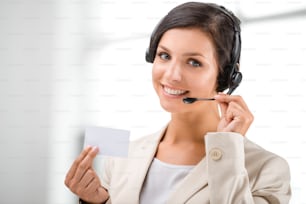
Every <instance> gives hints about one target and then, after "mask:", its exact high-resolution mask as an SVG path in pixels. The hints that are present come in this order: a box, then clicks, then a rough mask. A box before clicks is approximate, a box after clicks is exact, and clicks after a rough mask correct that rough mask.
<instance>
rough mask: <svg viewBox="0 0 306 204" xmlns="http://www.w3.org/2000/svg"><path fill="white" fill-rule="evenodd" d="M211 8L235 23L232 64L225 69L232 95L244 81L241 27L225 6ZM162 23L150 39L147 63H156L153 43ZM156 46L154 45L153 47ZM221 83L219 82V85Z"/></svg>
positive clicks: (212, 5) (213, 5)
mask: <svg viewBox="0 0 306 204" xmlns="http://www.w3.org/2000/svg"><path fill="white" fill-rule="evenodd" d="M209 5H210V6H211V7H213V8H215V9H217V10H219V11H221V12H222V13H223V14H224V15H225V16H227V17H228V19H230V20H231V21H232V23H233V29H234V32H235V33H234V40H233V41H234V42H233V48H232V51H231V62H230V64H228V65H226V67H225V68H224V71H225V72H226V73H225V74H227V75H228V79H227V82H226V83H227V88H228V92H227V94H229V95H230V94H232V93H233V91H234V90H235V89H236V88H237V87H238V86H239V84H240V82H241V81H242V73H241V72H240V71H239V60H240V52H241V36H240V27H239V25H237V21H236V20H235V19H234V17H233V14H231V12H230V11H228V10H227V9H226V8H224V7H223V6H218V5H215V4H209ZM162 21H163V19H161V21H160V22H159V23H158V24H157V26H156V27H155V28H154V30H153V32H152V34H151V38H150V47H149V48H148V49H147V50H146V57H145V58H146V61H147V62H149V63H153V62H154V58H155V54H156V49H157V48H156V47H152V43H151V42H152V41H153V38H154V36H155V34H156V31H157V29H158V27H159V25H160V23H161V22H162ZM153 46H154V45H153ZM155 46H157V45H155ZM219 83H220V81H218V84H219Z"/></svg>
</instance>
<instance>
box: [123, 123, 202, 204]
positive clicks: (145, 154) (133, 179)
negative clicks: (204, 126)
mask: <svg viewBox="0 0 306 204" xmlns="http://www.w3.org/2000/svg"><path fill="white" fill-rule="evenodd" d="M166 129H167V127H164V128H163V129H161V130H160V131H159V132H157V133H155V134H152V135H150V136H148V137H147V138H145V139H144V140H140V144H139V143H137V144H136V145H135V147H136V148H135V149H134V148H132V151H131V152H130V160H129V161H130V162H129V165H128V166H129V167H128V168H129V170H130V171H129V172H131V175H130V178H129V187H131V188H132V189H133V191H129V192H130V195H129V196H128V197H129V200H130V201H133V202H131V203H139V195H140V193H141V189H142V186H143V183H144V180H145V177H146V174H147V172H148V170H149V167H150V165H151V162H152V160H153V158H154V157H155V153H156V150H157V148H158V144H159V142H160V140H161V139H162V137H163V135H164V133H165V131H166ZM207 184H208V178H207V162H206V159H205V158H203V159H202V160H201V161H200V162H199V163H198V164H197V165H196V166H195V167H194V168H193V169H192V170H191V172H190V173H189V174H188V175H187V176H186V177H185V178H184V179H183V181H182V182H181V184H180V186H179V187H177V189H176V190H175V191H174V192H173V194H172V195H170V197H169V201H168V202H169V203H184V202H185V201H187V200H188V199H189V198H190V197H192V195H194V194H195V193H196V192H198V191H199V190H201V189H202V188H203V187H204V186H206V185H207Z"/></svg>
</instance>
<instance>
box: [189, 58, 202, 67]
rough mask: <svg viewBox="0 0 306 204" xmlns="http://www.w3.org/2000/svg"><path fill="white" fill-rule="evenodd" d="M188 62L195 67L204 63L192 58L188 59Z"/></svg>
mask: <svg viewBox="0 0 306 204" xmlns="http://www.w3.org/2000/svg"><path fill="white" fill-rule="evenodd" d="M188 64H190V65H191V66H193V67H201V66H202V64H201V63H200V62H199V61H197V60H194V59H190V60H189V61H188Z"/></svg>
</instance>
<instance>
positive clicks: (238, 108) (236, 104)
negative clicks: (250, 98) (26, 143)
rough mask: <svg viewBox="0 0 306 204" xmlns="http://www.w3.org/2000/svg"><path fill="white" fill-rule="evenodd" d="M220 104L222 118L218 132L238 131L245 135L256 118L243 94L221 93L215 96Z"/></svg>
mask: <svg viewBox="0 0 306 204" xmlns="http://www.w3.org/2000/svg"><path fill="white" fill-rule="evenodd" d="M215 99H216V101H217V102H218V103H219V105H220V109H221V120H220V122H219V125H218V129H217V131H218V132H237V133H240V134H241V135H243V136H244V135H245V134H246V132H247V130H248V129H249V127H250V125H251V123H252V122H253V120H254V117H253V115H252V113H251V112H250V110H249V108H248V107H247V105H246V103H245V102H244V100H243V98H242V97H241V96H233V95H227V94H224V93H219V94H218V95H216V96H215Z"/></svg>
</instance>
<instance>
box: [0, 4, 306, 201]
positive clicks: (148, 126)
mask: <svg viewBox="0 0 306 204" xmlns="http://www.w3.org/2000/svg"><path fill="white" fill-rule="evenodd" d="M181 2H183V1H161V0H159V1H147V2H146V1H128V0H127V1H123V0H121V1H120V0H113V1H98V0H93V1H63V0H57V1H56V0H54V1H27V2H21V1H8V0H2V1H0V162H1V169H0V195H1V203H40V204H41V203H50V204H51V203H52V204H64V203H73V202H74V203H76V197H75V196H74V195H73V194H72V193H71V192H69V190H67V188H66V187H65V186H64V178H65V174H66V172H67V170H68V168H69V167H70V165H71V163H72V161H73V160H74V159H75V157H76V156H77V155H78V153H79V152H80V151H81V147H82V137H83V133H84V127H86V126H88V125H100V126H108V127H115V128H123V129H129V130H131V131H132V138H133V139H136V138H138V137H141V136H142V135H143V134H147V133H150V132H152V131H155V130H156V129H158V128H160V126H162V125H164V124H165V123H166V122H167V120H168V118H169V116H168V115H167V114H166V113H164V112H163V111H162V110H161V108H160V107H159V104H158V100H157V97H156V96H155V93H154V91H153V88H152V87H151V65H150V64H146V63H145V61H144V53H145V49H146V48H147V46H148V43H149V34H150V32H151V31H152V30H153V27H154V26H155V24H156V23H157V22H158V20H159V19H160V18H161V17H162V16H163V15H164V14H165V13H166V12H167V11H168V10H169V9H170V8H172V7H173V6H175V5H177V3H181ZM218 2H219V3H222V2H223V1H218ZM224 2H225V4H224V5H226V6H228V7H229V8H231V9H232V10H234V11H237V12H238V11H239V12H240V13H241V14H243V15H249V16H252V17H254V15H255V14H254V11H256V10H257V11H261V12H262V13H264V14H267V11H269V12H270V13H272V12H273V11H274V9H275V8H281V9H286V8H302V7H303V6H304V8H306V6H305V3H303V2H302V1H296V0H295V1H294V2H293V1H290V0H287V1H282V2H281V3H279V4H278V7H277V6H276V5H275V3H273V1H265V2H257V3H255V4H254V3H253V4H252V7H248V5H250V4H246V3H241V4H239V3H238V2H237V1H236V2H228V1H224ZM243 2H244V1H243ZM255 7H257V8H256V9H255ZM240 9H241V10H240ZM135 10H137V12H134V11H135ZM269 12H268V13H269ZM275 12H276V11H275ZM305 21H306V17H305V16H304V17H300V18H292V19H288V20H285V19H283V20H278V21H266V22H261V23H249V24H243V28H242V29H243V32H242V40H243V44H242V45H243V50H242V59H241V60H242V61H241V69H242V72H243V74H244V81H243V83H242V84H241V87H239V89H237V92H236V93H237V94H241V95H243V96H244V98H245V100H246V101H247V103H248V105H249V107H250V109H251V110H252V111H253V113H254V115H255V121H254V124H253V126H252V127H251V129H250V131H249V132H248V137H249V138H250V139H252V140H254V141H255V142H257V143H258V144H260V145H262V146H263V147H265V148H267V149H269V150H271V151H273V152H275V153H277V154H279V155H281V156H283V157H284V158H286V159H287V160H288V162H289V164H290V166H291V171H292V188H293V195H294V196H293V199H292V202H291V203H293V204H297V203H298V204H301V203H302V204H303V203H306V199H305V198H303V196H302V195H304V194H305V193H306V189H305V187H304V185H303V183H302V181H303V180H305V175H306V171H305V165H303V163H305V156H304V155H306V154H305V153H306V152H305V151H306V150H305V147H306V146H305V144H306V140H305V139H304V134H303V133H304V132H305V128H306V125H305V123H304V122H303V116H304V115H305V113H306V110H305V107H304V104H305V102H306V99H305V97H306V94H305V93H304V92H303V88H304V87H305V82H306V79H305V76H306V75H305V71H304V67H305V61H304V60H303V59H304V56H305V54H306V41H305V40H304V38H305V36H306V30H305V28H303V26H302V25H305Z"/></svg>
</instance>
